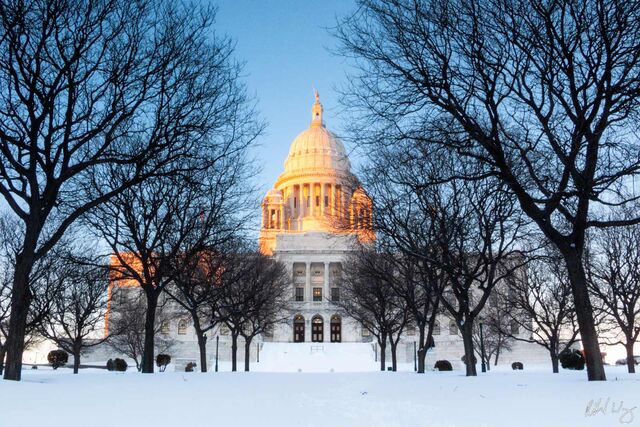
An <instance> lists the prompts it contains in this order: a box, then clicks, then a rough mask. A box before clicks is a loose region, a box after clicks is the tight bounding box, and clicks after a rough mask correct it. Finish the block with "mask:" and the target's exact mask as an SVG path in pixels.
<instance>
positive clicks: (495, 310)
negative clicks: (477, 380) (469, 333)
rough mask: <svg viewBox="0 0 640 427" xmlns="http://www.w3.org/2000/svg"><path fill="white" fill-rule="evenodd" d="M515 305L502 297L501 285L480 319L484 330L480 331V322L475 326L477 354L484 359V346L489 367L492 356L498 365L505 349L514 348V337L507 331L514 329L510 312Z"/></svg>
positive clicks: (474, 339) (488, 366)
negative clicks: (482, 350)
mask: <svg viewBox="0 0 640 427" xmlns="http://www.w3.org/2000/svg"><path fill="white" fill-rule="evenodd" d="M511 310H513V307H511V305H510V304H509V303H508V301H507V300H505V299H504V298H501V296H500V289H499V286H498V288H497V289H496V290H494V292H492V293H491V296H489V299H488V301H487V304H486V305H485V307H484V309H483V310H482V313H481V314H480V317H479V318H478V321H479V322H481V323H482V325H483V330H482V334H481V333H480V324H479V323H478V324H477V325H476V327H475V328H474V332H473V342H474V346H475V350H476V354H477V355H478V357H480V360H482V352H481V348H482V347H484V350H485V352H484V358H485V360H484V362H485V364H486V367H487V369H488V370H489V369H491V358H493V363H494V365H498V359H499V358H500V355H501V354H502V352H504V351H511V349H512V348H513V345H512V344H513V341H514V340H513V337H512V336H511V335H510V334H509V333H507V332H505V331H510V332H511V331H512V329H511V326H512V324H511V321H510V320H511V318H510V316H509V313H510V312H511Z"/></svg>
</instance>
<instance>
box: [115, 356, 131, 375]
mask: <svg viewBox="0 0 640 427" xmlns="http://www.w3.org/2000/svg"><path fill="white" fill-rule="evenodd" d="M128 367H129V365H127V361H126V360H124V359H115V360H114V361H113V368H114V370H115V371H117V372H125V371H126V370H127V368H128Z"/></svg>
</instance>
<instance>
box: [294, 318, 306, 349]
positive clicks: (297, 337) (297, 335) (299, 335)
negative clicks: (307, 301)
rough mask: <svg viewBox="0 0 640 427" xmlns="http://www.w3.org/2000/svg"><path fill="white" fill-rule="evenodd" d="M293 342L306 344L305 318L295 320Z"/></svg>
mask: <svg viewBox="0 0 640 427" xmlns="http://www.w3.org/2000/svg"><path fill="white" fill-rule="evenodd" d="M293 342H304V317H302V316H300V315H299V314H298V315H297V316H296V317H294V318H293Z"/></svg>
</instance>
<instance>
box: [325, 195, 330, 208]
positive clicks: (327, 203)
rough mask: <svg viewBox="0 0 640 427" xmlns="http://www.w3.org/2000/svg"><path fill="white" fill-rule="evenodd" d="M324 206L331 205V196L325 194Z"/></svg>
mask: <svg viewBox="0 0 640 427" xmlns="http://www.w3.org/2000/svg"><path fill="white" fill-rule="evenodd" d="M324 207H325V208H328V207H329V196H324Z"/></svg>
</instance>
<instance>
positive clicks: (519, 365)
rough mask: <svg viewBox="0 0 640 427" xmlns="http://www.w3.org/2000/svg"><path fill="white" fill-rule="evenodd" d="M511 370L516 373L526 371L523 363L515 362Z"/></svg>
mask: <svg viewBox="0 0 640 427" xmlns="http://www.w3.org/2000/svg"><path fill="white" fill-rule="evenodd" d="M511 369H513V370H514V371H522V370H523V369H524V365H523V364H522V362H513V363H512V364H511Z"/></svg>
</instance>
